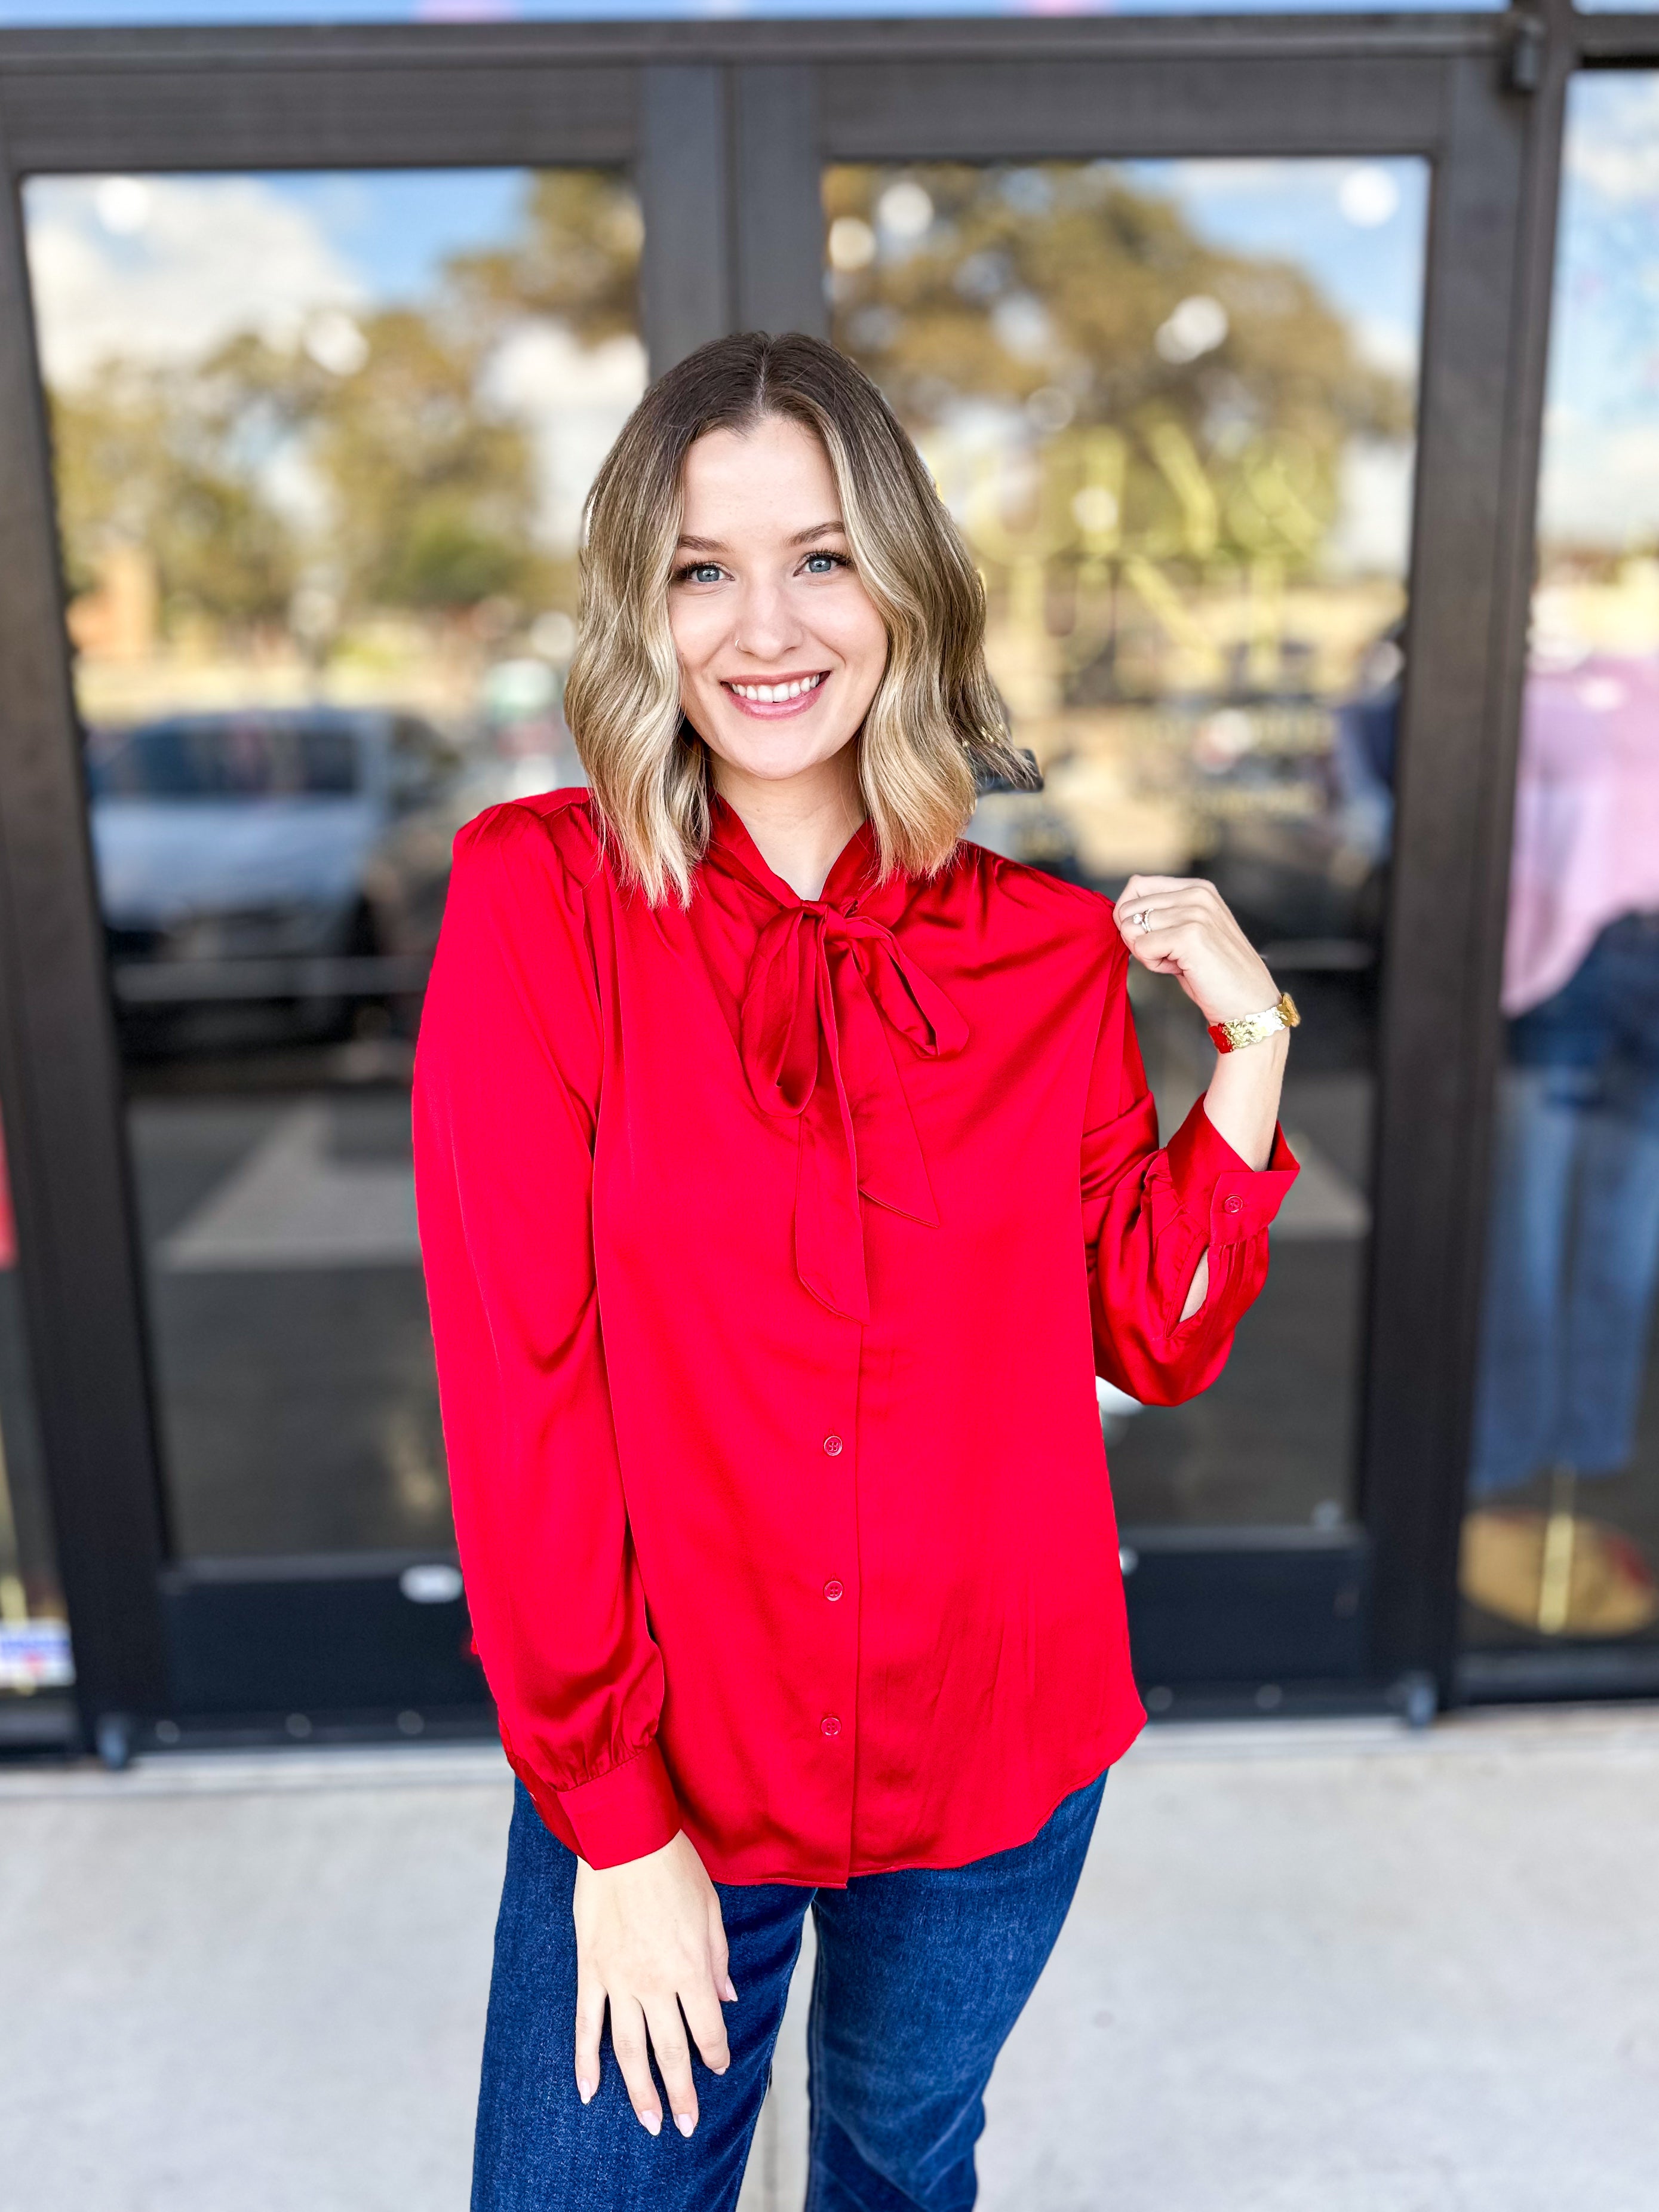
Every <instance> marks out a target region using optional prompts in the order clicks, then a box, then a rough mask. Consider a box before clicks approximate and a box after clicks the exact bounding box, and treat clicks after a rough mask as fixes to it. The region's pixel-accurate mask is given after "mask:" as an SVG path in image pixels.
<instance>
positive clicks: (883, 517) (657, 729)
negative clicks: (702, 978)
mask: <svg viewBox="0 0 1659 2212" xmlns="http://www.w3.org/2000/svg"><path fill="white" fill-rule="evenodd" d="M772 416H782V417H783V418H785V419H786V420H787V421H790V422H800V423H803V424H804V425H805V427H806V428H808V429H810V430H811V431H812V432H814V433H815V435H817V438H818V439H819V441H821V442H822V444H823V450H824V452H825V453H826V454H827V455H828V457H829V467H830V470H831V472H832V473H833V475H834V477H835V480H836V489H837V491H838V493H839V494H840V497H841V510H842V521H843V522H844V524H845V525H846V529H847V537H848V544H849V546H850V547H851V550H852V555H853V559H854V565H855V566H856V568H857V570H858V573H859V575H860V579H861V580H862V581H863V584H864V587H865V589H866V592H868V593H869V594H870V597H871V599H872V601H873V602H874V604H875V605H876V607H877V609H878V611H879V613H880V615H881V617H882V621H883V623H884V624H885V626H886V630H887V666H886V669H885V671H884V674H883V676H882V678H881V682H880V683H879V684H878V686H877V689H876V695H875V697H874V698H873V699H872V701H871V702H870V711H869V713H868V714H866V717H865V720H864V726H863V728H862V730H861V731H860V734H859V738H858V748H859V757H858V764H859V781H860V788H861V790H862V793H863V799H864V805H865V809H866V812H867V813H868V815H869V817H870V821H871V823H872V828H873V829H874V832H875V840H876V845H877V848H878V854H879V860H880V866H881V871H882V873H883V874H884V875H889V874H891V873H893V872H896V871H902V872H904V873H906V874H912V875H921V876H926V875H931V874H933V873H934V872H936V871H937V870H939V868H941V867H943V866H944V865H945V862H946V861H947V860H949V859H950V857H951V854H952V852H953V851H954V850H955V848H956V846H957V840H958V839H959V838H960V837H961V836H962V833H963V829H965V828H966V826H967V823H968V817H969V815H970V814H971V813H972V812H973V809H974V802H975V796H976V794H977V792H978V790H979V788H980V786H981V782H987V783H997V784H1000V785H1002V786H1004V787H1006V786H1010V785H1012V786H1013V787H1017V788H1021V789H1025V788H1030V787H1031V786H1032V785H1033V784H1034V783H1035V782H1036V772H1035V770H1034V769H1032V767H1031V766H1030V763H1029V762H1028V760H1027V759H1026V757H1025V756H1024V754H1022V753H1020V752H1018V751H1017V750H1015V748H1014V747H1013V745H1012V744H1011V743H1010V742H1009V738H1008V728H1007V720H1006V715H1005V714H1004V711H1003V707H1002V702H1001V701H1000V698H999V697H998V696H997V692H996V690H995V687H994V685H993V684H992V682H991V679H990V677H989V675H988V673H987V670H986V666H985V593H984V589H983V587H982V586H981V582H980V579H979V575H978V574H977V572H976V570H975V568H974V564H973V562H972V560H971V559H970V558H969V553H968V549H967V547H966V546H965V545H964V544H963V541H962V536H961V533H960V532H958V530H957V526H956V524H955V523H954V522H953V521H952V520H951V517H950V515H949V513H947V512H946V510H945V505H944V502H943V501H941V500H940V498H939V494H938V492H937V491H936V490H935V489H934V487H933V478H932V477H930V476H929V475H928V473H927V469H926V468H925V467H924V466H923V465H922V461H921V456H920V454H919V453H917V452H916V449H915V447H914V446H913V445H912V444H911V442H910V441H909V439H908V436H907V435H905V433H904V431H903V430H902V428H900V425H899V423H898V422H897V419H896V417H895V416H894V415H893V413H892V410H890V408H889V406H888V404H887V403H886V401H885V400H884V398H882V396H881V394H880V392H878V390H877V389H876V387H875V386H874V385H873V384H872V382H871V381H870V380H869V378H868V377H867V376H866V375H865V374H864V373H863V371H862V370H861V369H859V368H855V367H854V364H853V363H852V362H850V361H848V359H847V358H846V356H844V355H842V354H839V353H837V352H836V349H835V348H834V347H833V346H828V345H824V344H823V343H821V342H820V341H819V340H818V339H817V338H810V337H803V336H802V335H801V334H800V333H799V332H798V331H792V332H790V333H789V334H788V335H787V336H785V337H767V336H766V335H765V334H764V333H763V332H759V331H750V332H748V333H746V334H745V335H744V336H741V337H726V338H716V339H715V340H714V342H713V343H712V344H709V345H705V346H701V347H699V348H698V349H697V351H696V353H693V354H689V355H688V356H686V358H685V359H684V361H682V362H679V363H678V366H677V367H675V368H671V369H670V370H669V371H668V372H667V374H665V375H664V376H661V377H659V378H658V380H657V381H656V382H655V383H654V384H653V386H651V388H650V390H649V391H648V392H647V393H646V395H645V397H644V398H643V399H642V400H641V402H640V404H639V405H638V406H637V407H636V408H635V410H634V412H633V414H632V415H630V416H629V418H628V421H627V422H626V423H625V424H624V425H623V430H622V435H620V436H619V437H618V438H617V442H616V444H615V445H614V446H613V447H611V451H610V453H609V454H608V455H607V456H606V458H605V465H604V466H603V467H602V468H601V469H600V471H599V475H598V477H596V478H595V480H594V483H593V489H592V491H591V492H590V493H589V494H588V497H587V505H586V515H585V521H586V530H585V533H584V537H585V542H584V545H583V550H582V560H581V611H580V622H579V624H578V630H577V639H576V650H575V653H574V657H573V659H572V660H571V664H570V679H569V682H568V685H567V687H566V691H565V714H566V719H567V720H568V723H569V726H570V731H571V734H572V736H573V737H574V739H575V741H576V749H577V750H578V751H579V752H580V755H581V757H582V762H583V764H584V765H585V767H586V769H587V774H588V779H589V781H590V783H591V785H592V794H593V799H594V801H595V803H596V805H597V809H598V811H599V821H600V825H601V828H602V829H603V830H604V831H605V833H608V835H609V836H611V838H612V839H613V840H614V842H615V844H616V845H617V848H619V850H620V854H621V856H622V860H623V868H624V872H626V873H627V874H629V876H631V877H632V878H635V880H636V881H637V882H638V884H640V885H641V887H642V889H643V890H644V891H645V893H646V895H647V897H648V898H649V899H650V900H651V902H652V903H653V905H655V904H657V903H659V902H661V901H662V900H664V899H665V898H666V897H667V896H669V895H670V892H671V891H673V892H678V895H679V896H680V898H681V899H683V900H684V899H686V898H689V897H690V890H691V878H692V871H693V870H694V868H695V867H696V864H697V862H698V861H699V860H701V859H702V854H703V851H704V848H705V847H706V846H707V844H708V795H709V781H708V756H707V752H706V750H705V748H704V745H703V743H702V738H699V737H698V735H697V733H696V731H695V730H694V729H693V728H692V727H691V726H690V723H689V722H688V721H687V720H686V719H685V716H684V712H683V711H682V708H681V704H680V671H679V663H678V659H677V657H676V654H675V651H674V641H673V637H672V635H671V631H670V629H669V622H668V588H669V582H670V579H671V574H672V570H673V563H674V550H675V547H676V545H677V544H678V539H679V534H680V522H681V512H682V508H681V489H680V470H681V465H682V464H683V462H684V459H685V456H686V454H687V453H688V452H689V451H690V447H692V445H693V444H694V443H695V442H696V440H697V439H699V438H701V437H703V436H705V435H707V434H708V432H709V431H711V430H735V431H738V432H739V433H742V432H745V431H749V430H751V429H753V428H755V427H756V425H757V424H758V423H760V422H764V421H766V420H767V419H768V418H769V417H772Z"/></svg>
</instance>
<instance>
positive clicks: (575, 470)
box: [484, 321, 646, 552]
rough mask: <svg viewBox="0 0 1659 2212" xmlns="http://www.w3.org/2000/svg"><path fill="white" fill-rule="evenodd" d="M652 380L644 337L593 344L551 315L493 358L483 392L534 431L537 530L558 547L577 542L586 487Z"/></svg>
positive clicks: (509, 341)
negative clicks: (580, 340)
mask: <svg viewBox="0 0 1659 2212" xmlns="http://www.w3.org/2000/svg"><path fill="white" fill-rule="evenodd" d="M645 381H646V368H645V349H644V348H643V346H641V343H640V342H639V340H638V339H637V338H632V337H616V338H611V339H608V340H607V341H606V342H605V344H603V345H598V346H593V347H591V348H589V347H586V346H582V345H580V344H578V343H577V342H576V340H575V339H574V337H572V335H571V334H570V332H569V331H568V330H566V329H565V328H564V327H563V326H562V325H561V324H558V323H554V322H547V321H537V322H531V323H526V324H525V325H523V326H522V328H520V330H517V331H514V332H513V335H512V336H511V337H508V338H507V341H506V343H505V344H504V345H503V346H502V347H501V350H500V352H499V353H498V354H497V355H496V356H495V360H494V361H493V362H491V364H490V367H489V374H488V376H487V378H486V380H485V388H484V396H485V397H486V398H488V399H489V401H490V402H491V403H492V404H494V405H495V406H498V407H501V408H502V409H504V410H506V411H507V413H509V414H512V415H514V416H517V417H518V418H519V420H520V422H523V423H524V425H525V426H526V428H527V429H528V431H529V433H530V435H531V437H532V441H533V443H534V447H535V453H536V481H537V494H538V517H537V530H538V536H539V537H540V538H542V540H543V542H544V544H546V545H548V546H549V547H550V548H551V549H552V550H555V551H557V552H568V551H569V550H572V549H573V548H574V545H575V544H576V542H577V539H578V537H579V535H580V529H581V512H582V501H583V500H584V499H585V498H586V496H587V488H588V486H589V484H591V483H592V481H593V477H594V476H595V474H596V472H597V471H598V469H599V463H600V462H601V461H602V460H603V459H605V454H606V453H608V452H609V451H610V449H611V443H612V441H614V439H615V438H616V435H617V431H618V430H620V429H621V428H622V426H623V423H624V422H626V421H627V419H628V417H629V415H630V414H631V413H632V412H633V410H634V409H635V406H636V405H637V404H638V403H639V400H640V398H641V394H642V393H643V392H644V390H645Z"/></svg>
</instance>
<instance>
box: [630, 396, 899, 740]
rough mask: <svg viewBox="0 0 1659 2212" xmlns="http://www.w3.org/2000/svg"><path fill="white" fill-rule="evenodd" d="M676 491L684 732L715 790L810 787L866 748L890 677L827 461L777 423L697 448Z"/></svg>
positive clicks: (675, 612)
mask: <svg viewBox="0 0 1659 2212" xmlns="http://www.w3.org/2000/svg"><path fill="white" fill-rule="evenodd" d="M681 488H682V495H683V500H684V520H683V521H682V524H681V532H680V541H679V544H678V548H677V550H676V552H675V556H674V572H673V580H672V582H671V585H670V586H669V594H668V611H669V625H670V628H671V630H672V632H673V636H674V648H675V651H676V653H678V656H679V664H680V699H681V703H682V705H683V706H684V710H685V715H686V719H687V720H688V721H689V722H690V724H691V726H692V727H693V729H695V730H696V732H697V734H698V736H699V737H700V738H702V740H703V743H704V744H706V745H707V746H708V750H709V751H710V752H711V753H713V754H714V760H715V780H716V782H717V783H720V784H724V783H726V782H727V781H730V780H731V775H735V778H736V779H737V780H738V781H743V780H746V779H749V778H754V779H756V780H758V781H763V782H767V783H776V782H781V781H786V780H787V779H788V778H790V777H793V776H799V775H811V772H812V771H814V770H816V769H821V768H822V767H823V764H824V763H827V762H829V761H832V760H834V759H835V758H836V756H837V755H838V754H840V753H841V752H842V750H844V749H845V748H846V747H847V746H848V745H849V744H851V743H852V741H853V740H854V738H856V737H857V735H858V732H859V731H860V727H861V726H862V725H863V721H864V718H865V715H866V714H867V713H868V711H869V708H870V702H871V701H872V699H873V698H874V696H875V695H876V687H877V685H878V684H879V683H880V681H881V678H882V673H883V671H884V669H885V667H886V665H887V632H886V629H885V628H884V625H883V623H882V619H881V616H880V613H879V612H878V610H877V608H876V605H875V604H874V602H873V601H872V599H871V598H870V595H869V593H868V592H866V590H865V588H864V586H863V583H862V582H861V581H860V578H859V574H858V571H857V569H856V568H854V565H853V560H852V554H851V550H850V548H849V547H848V541H847V532H846V530H845V528H844V526H843V524H842V511H841V500H840V497H839V495H838V494H837V493H836V480H835V477H834V475H833V473H832V472H831V470H830V467H829V458H828V456H827V455H826V454H825V453H824V450H823V446H822V445H821V444H820V443H819V441H818V440H817V438H816V437H815V436H814V435H813V434H812V432H811V430H809V429H807V428H805V426H804V425H803V424H801V423H799V422H793V421H788V420H786V419H784V418H783V417H781V416H768V417H767V418H766V419H765V420H763V422H759V423H757V425H756V427H755V428H753V429H752V430H749V431H745V432H743V433H738V432H737V431H733V430H711V431H709V432H708V434H707V435H705V436H703V437H701V438H699V439H698V440H697V441H696V444H695V445H693V446H692V447H691V449H690V452H689V453H687V455H686V457H685V463H684V469H683V471H682V472H681ZM722 764H723V765H724V767H725V768H726V769H727V770H728V771H729V772H731V775H728V776H726V777H723V776H722V775H721V774H720V768H721V766H722Z"/></svg>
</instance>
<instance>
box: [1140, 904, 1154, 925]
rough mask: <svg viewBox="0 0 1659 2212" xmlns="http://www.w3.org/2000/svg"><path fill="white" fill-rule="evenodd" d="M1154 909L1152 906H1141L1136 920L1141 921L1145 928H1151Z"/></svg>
mask: <svg viewBox="0 0 1659 2212" xmlns="http://www.w3.org/2000/svg"><path fill="white" fill-rule="evenodd" d="M1136 920H1137V921H1139V925H1140V927H1141V928H1142V929H1143V930H1149V929H1151V927H1152V908H1151V907H1149V906H1144V907H1142V908H1141V909H1140V912H1139V915H1137V916H1136Z"/></svg>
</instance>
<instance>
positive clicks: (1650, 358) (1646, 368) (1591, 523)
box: [1541, 70, 1659, 552]
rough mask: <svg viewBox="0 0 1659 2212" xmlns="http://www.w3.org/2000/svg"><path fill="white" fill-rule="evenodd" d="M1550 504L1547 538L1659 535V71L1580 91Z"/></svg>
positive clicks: (1567, 200)
mask: <svg viewBox="0 0 1659 2212" xmlns="http://www.w3.org/2000/svg"><path fill="white" fill-rule="evenodd" d="M1541 532H1542V535H1543V537H1544V538H1545V539H1546V541H1547V542H1548V541H1554V542H1556V543H1557V544H1563V543H1565V544H1573V545H1577V546H1583V547H1586V548H1594V549H1596V550H1604V551H1607V552H1621V551H1624V550H1634V549H1636V548H1638V547H1643V548H1646V549H1651V547H1652V545H1653V544H1654V543H1655V541H1656V539H1659V72H1654V71H1651V70H1628V71H1626V70H1617V71H1614V70H1609V71H1607V73H1606V74H1600V73H1598V74H1596V75H1594V76H1580V77H1578V78H1577V79H1575V81H1574V82H1573V85H1572V88H1571V95H1570V105H1569V107H1568V111H1567V139H1566V152H1565V183H1564V186H1563V193H1562V204H1561V227H1560V234H1559V240H1558V246H1557V259H1556V286H1555V326H1554V331H1553V338H1552V343H1551V350H1550V380H1549V412H1548V416H1547V435H1546V439H1545V448H1544V467H1543V477H1542V483H1541Z"/></svg>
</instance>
